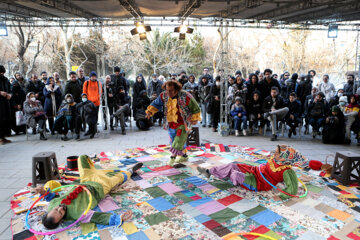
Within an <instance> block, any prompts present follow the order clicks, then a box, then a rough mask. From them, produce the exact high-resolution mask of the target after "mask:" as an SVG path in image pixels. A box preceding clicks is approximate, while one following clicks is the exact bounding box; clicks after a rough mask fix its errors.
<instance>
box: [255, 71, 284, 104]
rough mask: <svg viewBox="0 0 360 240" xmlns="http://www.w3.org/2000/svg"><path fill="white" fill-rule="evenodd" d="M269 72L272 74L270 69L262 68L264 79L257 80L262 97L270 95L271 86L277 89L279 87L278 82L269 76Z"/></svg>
mask: <svg viewBox="0 0 360 240" xmlns="http://www.w3.org/2000/svg"><path fill="white" fill-rule="evenodd" d="M271 74H272V70H270V69H265V70H264V75H265V79H264V80H262V81H261V82H259V88H260V92H261V97H262V98H263V99H265V98H267V97H268V96H270V92H271V88H272V87H277V88H278V89H280V85H279V82H278V81H277V80H275V79H273V78H271ZM278 91H279V90H278Z"/></svg>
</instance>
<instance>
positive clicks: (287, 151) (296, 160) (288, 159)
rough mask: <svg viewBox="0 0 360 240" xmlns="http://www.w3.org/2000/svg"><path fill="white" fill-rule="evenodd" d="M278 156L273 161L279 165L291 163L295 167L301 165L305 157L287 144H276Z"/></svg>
mask: <svg viewBox="0 0 360 240" xmlns="http://www.w3.org/2000/svg"><path fill="white" fill-rule="evenodd" d="M277 147H278V150H279V157H278V158H277V159H276V158H274V161H275V162H276V163H277V164H279V165H291V166H295V167H300V166H302V165H303V163H304V162H306V161H307V159H306V158H305V157H304V156H303V155H302V154H301V153H300V152H298V151H296V149H294V148H292V147H290V146H288V145H278V146H277Z"/></svg>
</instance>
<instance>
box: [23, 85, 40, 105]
mask: <svg viewBox="0 0 360 240" xmlns="http://www.w3.org/2000/svg"><path fill="white" fill-rule="evenodd" d="M44 87H45V84H44V83H43V82H42V81H40V80H37V81H36V82H35V83H33V81H31V80H30V81H29V82H28V84H27V87H26V94H28V93H29V92H33V93H35V94H38V95H39V97H38V98H37V100H39V101H40V102H41V103H42V104H44V101H45V98H44V92H43V90H44Z"/></svg>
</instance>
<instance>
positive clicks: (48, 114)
mask: <svg viewBox="0 0 360 240" xmlns="http://www.w3.org/2000/svg"><path fill="white" fill-rule="evenodd" d="M4 74H5V68H4V67H3V66H0V145H3V144H5V143H9V142H11V141H10V140H8V139H7V138H6V137H8V136H10V135H11V134H12V132H14V133H15V134H16V135H18V134H22V133H23V134H28V130H30V132H32V134H37V133H39V135H40V140H47V137H46V133H48V134H51V135H55V134H61V135H62V137H61V139H62V140H63V141H67V140H69V137H68V132H69V131H71V132H73V133H74V134H75V139H76V140H79V139H81V132H84V134H83V135H84V136H89V137H90V138H94V136H95V134H96V133H97V132H98V128H97V125H98V122H99V120H98V116H99V110H101V111H102V115H103V118H104V122H105V124H104V129H105V130H107V129H108V128H110V130H111V131H113V130H115V128H117V127H118V126H120V129H121V133H122V134H123V135H125V134H126V127H127V124H126V122H128V121H130V119H131V117H133V118H134V120H135V121H136V126H137V127H138V128H139V129H141V130H148V129H149V128H150V127H151V126H153V125H154V124H156V123H158V125H159V126H162V125H163V117H164V113H163V112H161V111H160V112H157V113H156V114H155V116H154V117H153V118H152V119H150V120H148V119H146V114H145V110H146V108H147V107H148V106H149V105H150V103H151V102H152V101H153V100H154V99H156V98H157V96H159V95H160V93H161V92H162V91H163V89H162V85H163V83H164V81H166V77H164V76H158V75H157V74H153V75H152V76H151V79H149V81H148V82H146V80H145V78H144V76H143V75H141V74H140V75H139V76H137V77H136V79H135V82H134V83H133V84H131V83H130V81H129V80H128V79H126V78H125V73H124V72H123V71H121V69H120V68H119V67H115V68H114V74H112V75H108V76H106V77H105V80H104V82H103V84H102V83H101V82H100V81H99V80H98V78H97V74H96V72H91V73H90V74H89V77H86V76H85V74H84V70H83V69H82V68H79V69H78V70H77V72H73V71H72V72H70V74H69V80H68V81H63V80H60V77H59V73H57V72H55V73H53V74H52V76H48V74H47V72H41V73H40V79H39V78H38V76H37V75H36V74H32V75H31V77H30V79H28V80H26V79H24V77H23V76H22V73H20V72H16V73H15V75H14V77H11V78H10V80H8V79H7V78H6V77H5V75H4ZM168 79H175V80H177V81H179V82H180V83H181V84H182V85H183V90H185V91H187V92H189V93H190V94H191V95H192V96H193V97H194V98H195V99H196V101H197V102H198V103H199V106H200V107H201V111H202V122H201V124H202V127H204V128H205V127H209V128H212V131H214V132H216V131H218V129H219V122H221V120H222V119H224V116H221V114H220V113H221V111H220V108H221V106H223V107H225V111H223V112H224V114H228V116H229V127H230V129H233V130H234V132H235V135H236V136H240V135H244V136H246V135H253V134H255V133H258V134H264V129H265V127H268V128H269V129H271V132H272V136H271V140H273V141H274V140H276V139H277V136H278V131H279V130H280V129H283V128H284V129H286V127H288V130H287V133H288V134H287V135H288V137H289V138H291V137H292V136H293V135H297V134H299V133H300V129H301V127H302V126H304V134H309V133H310V126H311V130H312V131H311V132H312V137H313V138H316V137H317V136H318V135H321V137H322V141H323V142H324V143H350V142H351V136H352V134H353V135H354V136H355V139H356V140H357V143H358V144H360V135H359V134H360V115H359V111H360V105H359V97H358V96H359V95H358V94H359V93H360V88H357V84H356V83H355V77H354V75H352V74H349V75H347V82H346V84H345V85H344V86H343V88H341V89H338V90H337V91H336V89H335V87H334V84H333V83H331V82H330V78H329V76H328V75H324V76H322V80H320V79H319V78H318V77H317V76H316V72H315V71H314V70H310V71H309V72H308V74H306V75H300V76H299V75H298V74H297V73H293V74H292V75H291V74H290V73H289V72H284V73H283V74H281V75H280V77H279V75H277V74H273V72H272V70H271V69H265V70H264V71H263V72H260V71H256V72H254V73H251V74H250V75H249V76H248V78H244V77H243V75H242V73H241V71H236V72H235V74H234V76H233V75H228V76H227V77H226V79H223V78H222V77H220V76H216V77H215V78H214V77H213V76H212V75H211V74H210V73H209V69H208V68H204V71H203V74H202V75H201V76H200V77H199V78H196V77H195V76H194V75H189V76H187V74H186V72H185V71H182V72H181V73H180V74H170V75H169V77H168ZM130 88H131V89H130ZM130 90H131V95H130ZM224 92H225V94H224ZM224 96H225V97H224ZM101 106H102V109H100V107H101ZM106 108H107V109H106ZM297 129H299V131H297Z"/></svg>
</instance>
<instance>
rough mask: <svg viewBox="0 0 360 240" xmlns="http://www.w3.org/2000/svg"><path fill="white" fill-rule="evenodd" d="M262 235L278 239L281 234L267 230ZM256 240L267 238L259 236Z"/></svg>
mask: <svg viewBox="0 0 360 240" xmlns="http://www.w3.org/2000/svg"><path fill="white" fill-rule="evenodd" d="M264 235H266V236H269V237H272V238H275V239H278V240H279V239H281V238H282V236H281V235H279V234H277V233H276V232H274V231H271V230H270V231H268V232H267V233H264ZM256 240H268V238H263V237H260V238H257V239H256Z"/></svg>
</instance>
